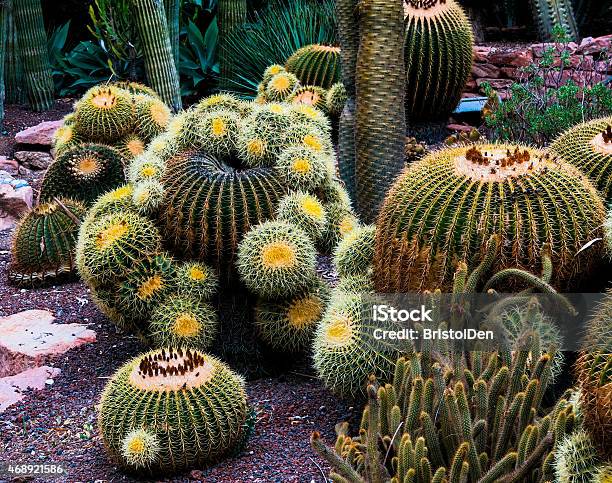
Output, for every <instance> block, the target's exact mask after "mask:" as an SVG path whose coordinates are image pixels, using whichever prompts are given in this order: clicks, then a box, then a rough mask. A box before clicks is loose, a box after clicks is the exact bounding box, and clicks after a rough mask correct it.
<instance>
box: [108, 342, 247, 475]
mask: <svg viewBox="0 0 612 483" xmlns="http://www.w3.org/2000/svg"><path fill="white" fill-rule="evenodd" d="M247 414H248V408H247V398H246V392H245V390H244V382H243V380H242V378H241V377H240V376H238V375H237V374H235V373H234V372H233V371H231V370H230V369H229V367H227V366H226V365H225V364H223V363H222V362H220V361H219V360H217V359H215V358H214V357H211V356H209V355H207V354H204V353H201V352H198V351H195V350H183V349H160V350H156V351H152V352H148V353H146V354H143V355H141V356H139V357H136V358H135V359H132V360H131V361H129V362H128V363H126V364H125V365H124V366H122V367H121V368H120V369H119V370H118V371H117V372H116V373H115V375H114V376H113V377H112V378H111V379H110V381H109V382H108V384H107V386H106V388H105V390H104V393H103V394H102V399H101V401H100V412H99V418H98V424H99V429H100V434H101V435H102V440H103V441H104V445H105V446H106V448H107V450H108V452H109V454H110V456H111V457H112V459H113V460H114V461H116V462H117V463H118V464H119V465H120V466H121V467H123V468H125V469H127V470H129V471H132V472H134V473H137V474H141V475H143V476H145V475H147V476H153V475H155V476H157V475H160V474H175V473H181V472H183V471H185V470H187V469H190V468H194V467H200V466H203V465H207V464H211V463H215V462H217V461H218V460H219V458H221V457H223V456H224V455H226V454H227V453H228V452H230V451H231V450H232V449H235V448H236V447H237V446H238V445H239V444H240V443H241V442H242V441H243V440H244V438H245V429H246V426H245V422H246V419H247Z"/></svg>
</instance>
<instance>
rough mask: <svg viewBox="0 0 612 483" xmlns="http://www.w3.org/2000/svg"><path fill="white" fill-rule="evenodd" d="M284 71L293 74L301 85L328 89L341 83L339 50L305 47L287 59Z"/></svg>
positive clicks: (319, 46) (329, 47) (317, 45)
mask: <svg viewBox="0 0 612 483" xmlns="http://www.w3.org/2000/svg"><path fill="white" fill-rule="evenodd" d="M285 69H287V70H288V71H289V72H291V73H293V74H295V75H296V76H297V78H298V79H299V81H300V83H301V84H302V85H308V86H318V87H322V88H323V89H329V88H330V87H331V86H333V85H334V84H336V83H339V82H340V81H341V76H340V48H339V47H334V46H331V45H319V44H313V45H307V46H306V47H302V48H301V49H299V50H297V51H296V52H295V53H294V54H293V55H292V56H291V57H289V58H288V59H287V62H285Z"/></svg>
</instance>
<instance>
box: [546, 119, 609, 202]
mask: <svg viewBox="0 0 612 483" xmlns="http://www.w3.org/2000/svg"><path fill="white" fill-rule="evenodd" d="M550 149H551V151H552V152H553V153H555V154H556V155H558V156H560V157H562V158H563V159H564V160H565V161H567V162H568V163H570V164H573V165H574V166H576V167H577V168H578V169H579V170H580V171H582V172H583V173H584V174H586V175H587V176H588V177H589V178H591V180H592V181H593V183H594V184H595V185H596V186H597V188H599V190H600V191H601V193H602V194H603V196H604V198H606V200H608V201H610V200H611V199H612V117H607V118H603V119H595V120H593V121H590V122H586V123H583V124H578V125H577V126H575V127H573V128H571V129H569V130H568V131H566V132H565V133H563V134H561V135H560V136H559V137H558V138H557V139H556V140H555V141H554V142H553V144H552V145H551V147H550Z"/></svg>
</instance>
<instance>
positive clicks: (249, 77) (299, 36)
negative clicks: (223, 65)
mask: <svg viewBox="0 0 612 483" xmlns="http://www.w3.org/2000/svg"><path fill="white" fill-rule="evenodd" d="M333 8H334V7H333V2H332V1H331V0H324V1H322V2H317V1H314V0H295V1H289V2H284V1H282V0H273V1H272V2H270V3H269V5H268V6H266V7H265V8H264V9H263V10H262V11H261V12H259V13H257V14H256V16H255V20H254V21H253V22H250V23H247V24H245V25H243V26H242V27H240V28H237V29H235V30H234V31H233V32H232V33H231V34H230V35H229V36H228V39H227V42H226V43H225V45H226V49H225V52H226V56H227V62H228V67H229V70H228V74H227V76H228V78H227V80H224V79H221V80H220V82H221V85H227V86H228V89H230V90H232V91H235V92H236V93H238V94H240V95H243V96H247V97H255V96H256V95H257V86H258V84H259V83H260V81H261V76H262V74H263V72H264V71H265V70H266V68H267V67H268V66H270V65H272V64H280V65H283V64H284V63H285V61H286V60H287V59H288V58H289V57H290V56H291V55H292V54H293V53H294V52H295V51H296V50H298V49H299V48H301V47H304V46H306V45H310V44H324V45H335V44H336V29H335V23H334V13H333ZM226 83H227V84H226Z"/></svg>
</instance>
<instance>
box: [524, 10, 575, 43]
mask: <svg viewBox="0 0 612 483" xmlns="http://www.w3.org/2000/svg"><path fill="white" fill-rule="evenodd" d="M531 8H532V10H533V16H534V18H535V19H536V20H537V25H538V31H539V33H540V38H541V39H542V40H544V41H548V40H553V37H554V30H555V28H558V27H561V28H563V30H565V33H566V34H567V36H568V37H569V39H570V40H573V41H576V40H578V25H577V24H576V18H575V17H574V8H573V6H572V1H571V0H531Z"/></svg>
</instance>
